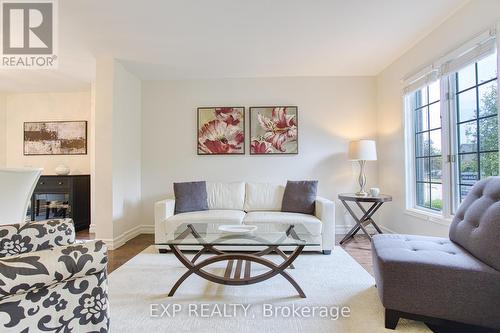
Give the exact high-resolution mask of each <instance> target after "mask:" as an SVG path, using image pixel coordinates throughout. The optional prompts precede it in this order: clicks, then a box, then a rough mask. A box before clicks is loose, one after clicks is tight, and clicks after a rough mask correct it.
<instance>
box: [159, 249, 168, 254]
mask: <svg viewBox="0 0 500 333" xmlns="http://www.w3.org/2000/svg"><path fill="white" fill-rule="evenodd" d="M158 252H160V253H167V252H168V251H167V249H158Z"/></svg>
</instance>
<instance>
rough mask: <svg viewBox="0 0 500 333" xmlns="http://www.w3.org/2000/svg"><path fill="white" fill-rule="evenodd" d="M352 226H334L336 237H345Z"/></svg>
mask: <svg viewBox="0 0 500 333" xmlns="http://www.w3.org/2000/svg"><path fill="white" fill-rule="evenodd" d="M352 227H353V226H352V225H338V224H337V225H336V226H335V234H336V235H345V234H347V232H349V230H351V229H352Z"/></svg>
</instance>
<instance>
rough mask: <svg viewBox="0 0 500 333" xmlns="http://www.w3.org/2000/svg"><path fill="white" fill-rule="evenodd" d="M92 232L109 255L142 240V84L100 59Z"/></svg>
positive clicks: (113, 62)
mask: <svg viewBox="0 0 500 333" xmlns="http://www.w3.org/2000/svg"><path fill="white" fill-rule="evenodd" d="M94 87H95V90H93V91H95V108H94V113H93V115H92V118H93V119H95V134H94V138H95V156H94V159H93V160H92V164H93V167H94V170H93V175H94V212H95V219H94V224H95V225H94V228H95V232H96V238H99V239H103V240H104V241H105V242H106V243H107V244H108V246H109V247H110V249H113V248H117V247H119V246H121V245H123V244H124V243H125V242H126V241H127V240H129V239H131V238H133V237H135V236H137V235H138V234H140V233H141V232H142V231H143V230H142V226H141V219H140V216H141V187H140V174H141V81H140V80H139V79H138V78H137V77H135V76H134V75H132V74H130V73H129V72H128V71H126V70H125V69H124V67H123V66H122V65H121V64H120V63H118V62H117V61H116V60H114V59H113V58H110V57H103V58H98V59H97V67H96V82H95V85H94Z"/></svg>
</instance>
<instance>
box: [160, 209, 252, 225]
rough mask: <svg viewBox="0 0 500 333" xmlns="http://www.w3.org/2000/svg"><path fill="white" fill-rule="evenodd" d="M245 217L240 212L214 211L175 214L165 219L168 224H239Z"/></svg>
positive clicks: (228, 210) (242, 212) (243, 213)
mask: <svg viewBox="0 0 500 333" xmlns="http://www.w3.org/2000/svg"><path fill="white" fill-rule="evenodd" d="M243 217H245V212H244V211H242V210H230V209H214V210H204V211H199V212H189V213H182V214H177V215H173V216H171V217H169V218H168V219H167V222H168V223H171V222H172V223H177V224H182V223H220V224H241V222H242V221H243Z"/></svg>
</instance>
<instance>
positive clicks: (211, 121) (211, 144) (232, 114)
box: [198, 107, 245, 155]
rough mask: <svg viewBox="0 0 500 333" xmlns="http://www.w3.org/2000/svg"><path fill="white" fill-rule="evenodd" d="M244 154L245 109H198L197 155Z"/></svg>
mask: <svg viewBox="0 0 500 333" xmlns="http://www.w3.org/2000/svg"><path fill="white" fill-rule="evenodd" d="M242 154H245V108H244V107H203V108H198V155H242Z"/></svg>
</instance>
